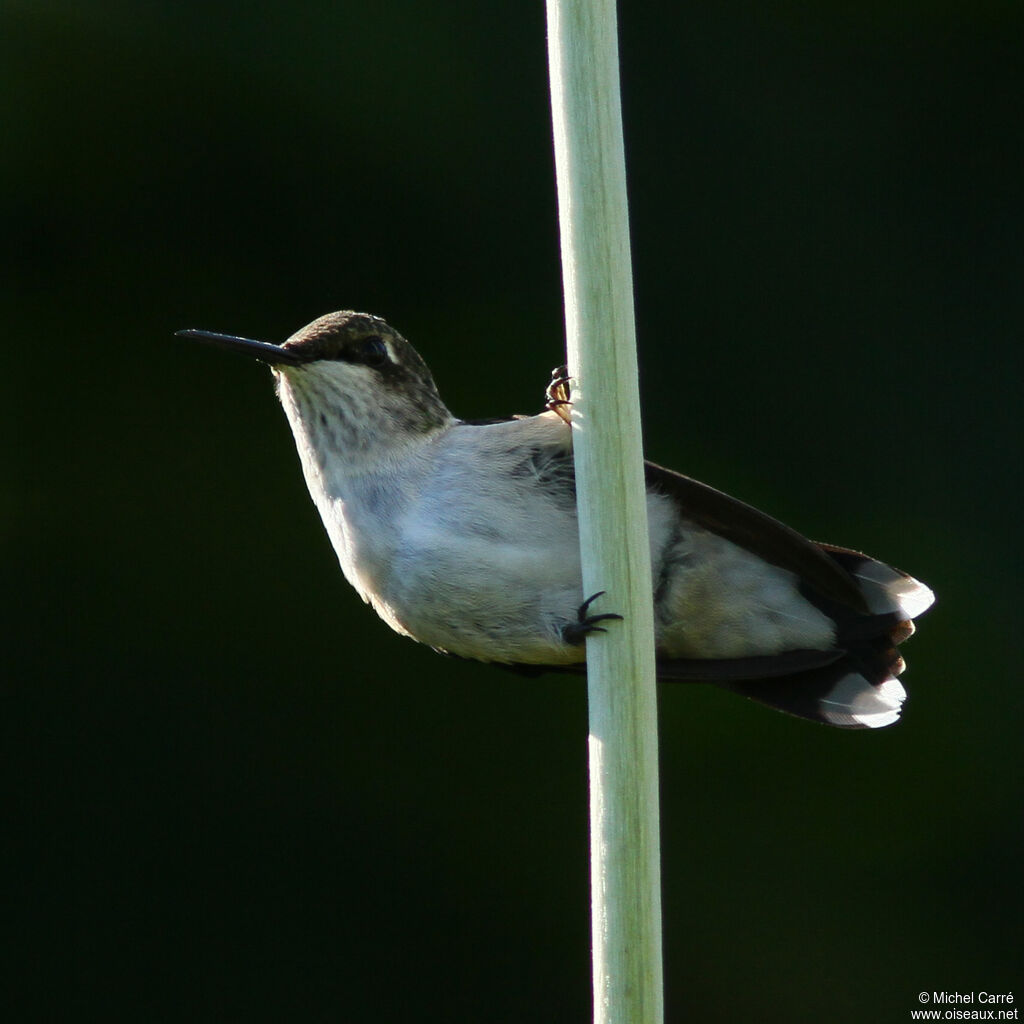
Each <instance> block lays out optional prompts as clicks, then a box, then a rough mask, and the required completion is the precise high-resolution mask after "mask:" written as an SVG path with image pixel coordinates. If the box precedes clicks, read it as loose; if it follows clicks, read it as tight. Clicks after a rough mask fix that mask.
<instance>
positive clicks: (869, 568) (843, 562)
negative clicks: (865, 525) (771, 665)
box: [719, 544, 935, 729]
mask: <svg viewBox="0 0 1024 1024" xmlns="http://www.w3.org/2000/svg"><path fill="white" fill-rule="evenodd" d="M821 547H822V548H823V550H824V551H825V552H826V554H828V555H829V556H830V557H831V558H832V559H834V560H835V561H836V562H837V563H838V564H839V565H840V567H841V568H842V569H844V570H845V571H846V572H847V573H848V574H849V575H850V577H851V578H852V579H853V581H854V582H855V584H856V586H857V589H858V590H859V591H860V594H861V597H862V598H863V604H864V608H863V609H860V610H857V609H851V608H848V607H845V606H839V605H837V604H833V603H830V602H829V603H827V605H828V606H827V607H826V608H825V610H826V611H827V612H828V613H829V614H830V615H831V616H832V617H833V619H834V620H835V622H836V632H837V647H838V648H839V649H840V650H841V652H842V653H841V655H840V656H838V657H837V658H836V660H834V661H833V662H831V663H830V664H828V665H823V666H818V667H813V668H810V669H807V670H805V671H800V672H796V673H793V674H792V675H786V676H782V677H778V678H771V679H753V680H723V681H721V682H720V683H719V685H720V686H722V687H724V688H725V689H728V690H731V691H732V692H733V693H739V694H742V695H743V696H745V697H750V698H751V699H752V700H756V701H758V702H760V703H762V704H767V705H768V706H769V707H773V708H777V709H778V710H779V711H785V712H788V713H789V714H791V715H798V716H799V717H801V718H809V719H811V720H813V721H817V722H824V723H825V724H827V725H834V726H838V727H840V728H844V729H878V728H881V727H882V726H886V725H891V724H892V723H893V722H895V721H897V719H898V718H899V716H900V710H901V708H902V705H903V701H904V699H905V698H906V695H907V693H906V690H904V688H903V684H902V683H901V682H900V681H899V678H898V677H899V675H900V673H901V672H902V671H903V669H904V667H905V666H904V661H903V658H902V657H901V656H900V653H899V650H898V648H899V645H900V644H901V643H903V641H904V640H906V639H907V638H908V637H910V636H911V635H912V634H913V632H914V621H913V620H914V619H915V618H916V617H917V616H918V615H920V614H922V612H924V611H926V610H927V609H928V608H929V607H930V606H931V604H932V602H933V601H934V600H935V596H934V595H933V594H932V592H931V590H929V588H928V587H926V586H925V585H924V584H923V583H921V582H919V581H918V580H915V579H914V578H913V577H912V576H908V575H907V574H906V573H904V572H900V571H899V570H898V569H893V568H891V567H890V566H888V565H885V564H884V563H882V562H878V561H875V560H874V559H872V558H869V557H868V556H867V555H862V554H860V553H859V552H856V551H849V550H847V549H845V548H836V547H831V546H829V545H824V544H823V545H821Z"/></svg>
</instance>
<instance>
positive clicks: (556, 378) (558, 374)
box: [544, 366, 572, 423]
mask: <svg viewBox="0 0 1024 1024" xmlns="http://www.w3.org/2000/svg"><path fill="white" fill-rule="evenodd" d="M570 379H571V378H570V377H569V368H568V367H567V366H556V367H555V368H554V369H553V370H552V371H551V383H550V384H549V385H548V386H547V390H546V391H545V392H544V398H545V404H544V408H545V409H546V410H547V411H548V412H554V413H558V415H559V416H560V417H561V418H562V419H563V420H565V422H566V423H569V406H571V405H572V402H571V401H570V400H569V381H570Z"/></svg>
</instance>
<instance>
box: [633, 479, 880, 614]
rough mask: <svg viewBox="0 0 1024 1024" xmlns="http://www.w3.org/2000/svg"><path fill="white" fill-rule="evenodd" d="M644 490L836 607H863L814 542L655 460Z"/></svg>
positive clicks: (842, 572)
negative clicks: (791, 575) (666, 499)
mask: <svg viewBox="0 0 1024 1024" xmlns="http://www.w3.org/2000/svg"><path fill="white" fill-rule="evenodd" d="M644 465H645V470H646V476H647V486H648V487H649V488H650V489H651V490H654V491H657V492H659V493H661V494H667V495H668V496H669V497H672V498H674V499H675V500H676V501H677V502H678V504H679V507H680V510H681V511H682V514H683V515H684V516H685V517H686V518H687V519H691V520H693V521H694V522H696V523H698V524H699V525H701V526H703V527H704V528H705V529H708V530H710V531H711V532H712V533H715V534H717V535H718V536H719V537H724V538H725V539H726V540H730V541H732V542H733V543H734V544H738V545H739V546H740V547H741V548H745V549H746V550H747V551H750V552H752V553H753V554H755V555H757V556H758V557H759V558H763V559H764V560H765V561H766V562H769V563H770V564H771V565H776V566H778V567H779V568H780V569H787V570H789V571H790V572H793V573H796V575H797V576H798V577H799V578H800V580H801V581H802V582H803V583H804V584H806V585H807V586H809V587H810V588H811V589H812V590H815V591H817V592H818V593H819V594H821V595H822V596H824V597H827V598H829V599H831V600H833V601H836V602H838V603H839V604H843V605H846V606H847V607H849V608H853V609H855V610H857V611H860V612H866V611H867V610H868V609H867V605H866V603H865V601H864V597H863V595H862V594H861V592H860V590H859V588H858V587H857V584H856V582H855V581H854V580H853V579H852V578H851V576H850V574H849V573H848V572H846V571H845V570H844V568H843V567H842V566H841V565H840V564H839V563H838V562H837V561H836V560H835V559H833V558H829V556H828V555H827V554H826V553H825V551H824V550H822V548H821V546H820V545H818V544H815V543H814V541H810V540H808V539H807V538H806V537H804V536H802V535H801V534H799V533H797V532H796V530H793V529H791V528H790V527H788V526H786V525H785V524H784V523H780V522H779V521H778V520H777V519H773V518H772V517H771V516H768V515H765V514H764V512H760V511H758V510H757V509H756V508H754V507H753V506H751V505H747V504H745V503H744V502H742V501H738V500H737V499H736V498H732V497H730V496H729V495H728V494H723V493H722V492H721V491H717V490H715V488H713V487H709V486H708V485H707V484H702V483H700V481H698V480H693V479H692V478H690V477H688V476H683V475H682V474H681V473H675V472H673V471H672V470H671V469H665V468H664V467H663V466H657V465H655V464H654V463H653V462H647V463H645V464H644Z"/></svg>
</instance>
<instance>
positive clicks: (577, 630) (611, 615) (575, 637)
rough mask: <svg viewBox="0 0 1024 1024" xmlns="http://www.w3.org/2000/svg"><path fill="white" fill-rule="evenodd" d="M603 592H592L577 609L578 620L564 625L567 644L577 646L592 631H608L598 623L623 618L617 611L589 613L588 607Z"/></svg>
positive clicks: (563, 630) (563, 631) (563, 635)
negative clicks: (601, 613) (599, 613)
mask: <svg viewBox="0 0 1024 1024" xmlns="http://www.w3.org/2000/svg"><path fill="white" fill-rule="evenodd" d="M603 593H604V591H603V590H599V591H598V592H597V593H596V594H591V595H590V597H588V598H587V599H586V601H584V602H583V604H581V605H580V606H579V608H578V609H577V610H576V621H575V622H570V623H569V625H567V626H563V627H562V639H563V640H564V641H565V642H566V643H567V644H572V645H573V646H574V647H575V646H578V645H579V644H581V643H583V641H584V640H586V639H587V637H588V636H589V635H590V634H591V633H607V632H608V630H606V629H605V628H604V626H599V625H598V623H599V622H605V621H606V620H608V619H621V618H622V616H621V615H616V614H615V612H605V613H604V614H603V615H588V614H587V609H588V608H589V607H590V606H591V604H593V603H594V601H596V600H597V599H598V598H599V597H600V596H601V595H602V594H603Z"/></svg>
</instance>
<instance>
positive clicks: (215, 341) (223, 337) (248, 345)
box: [174, 329, 305, 366]
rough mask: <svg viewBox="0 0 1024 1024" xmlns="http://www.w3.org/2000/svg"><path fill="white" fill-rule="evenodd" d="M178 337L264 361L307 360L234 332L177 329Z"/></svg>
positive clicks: (290, 361)
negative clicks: (239, 336) (236, 335)
mask: <svg viewBox="0 0 1024 1024" xmlns="http://www.w3.org/2000/svg"><path fill="white" fill-rule="evenodd" d="M174 335H175V337H176V338H195V339H196V340H197V341H202V342H205V343H206V344H207V345H216V346H217V347H218V348H226V349H227V350H228V351H229V352H241V353H242V355H246V356H252V357H254V358H255V359H260V360H262V361H263V362H264V363H270V364H271V365H272V366H273V365H274V364H275V363H287V365H288V366H298V365H299V364H300V363H303V362H305V360H304V359H303V358H302V357H301V356H300V355H298V353H296V352H293V351H292V350H291V349H287V348H282V347H281V346H280V345H273V344H271V343H270V342H269V341H253V340H252V339H251V338H236V337H235V336H234V335H233V334H214V332H213V331H196V330H192V329H189V330H187V331H175V332H174Z"/></svg>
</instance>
